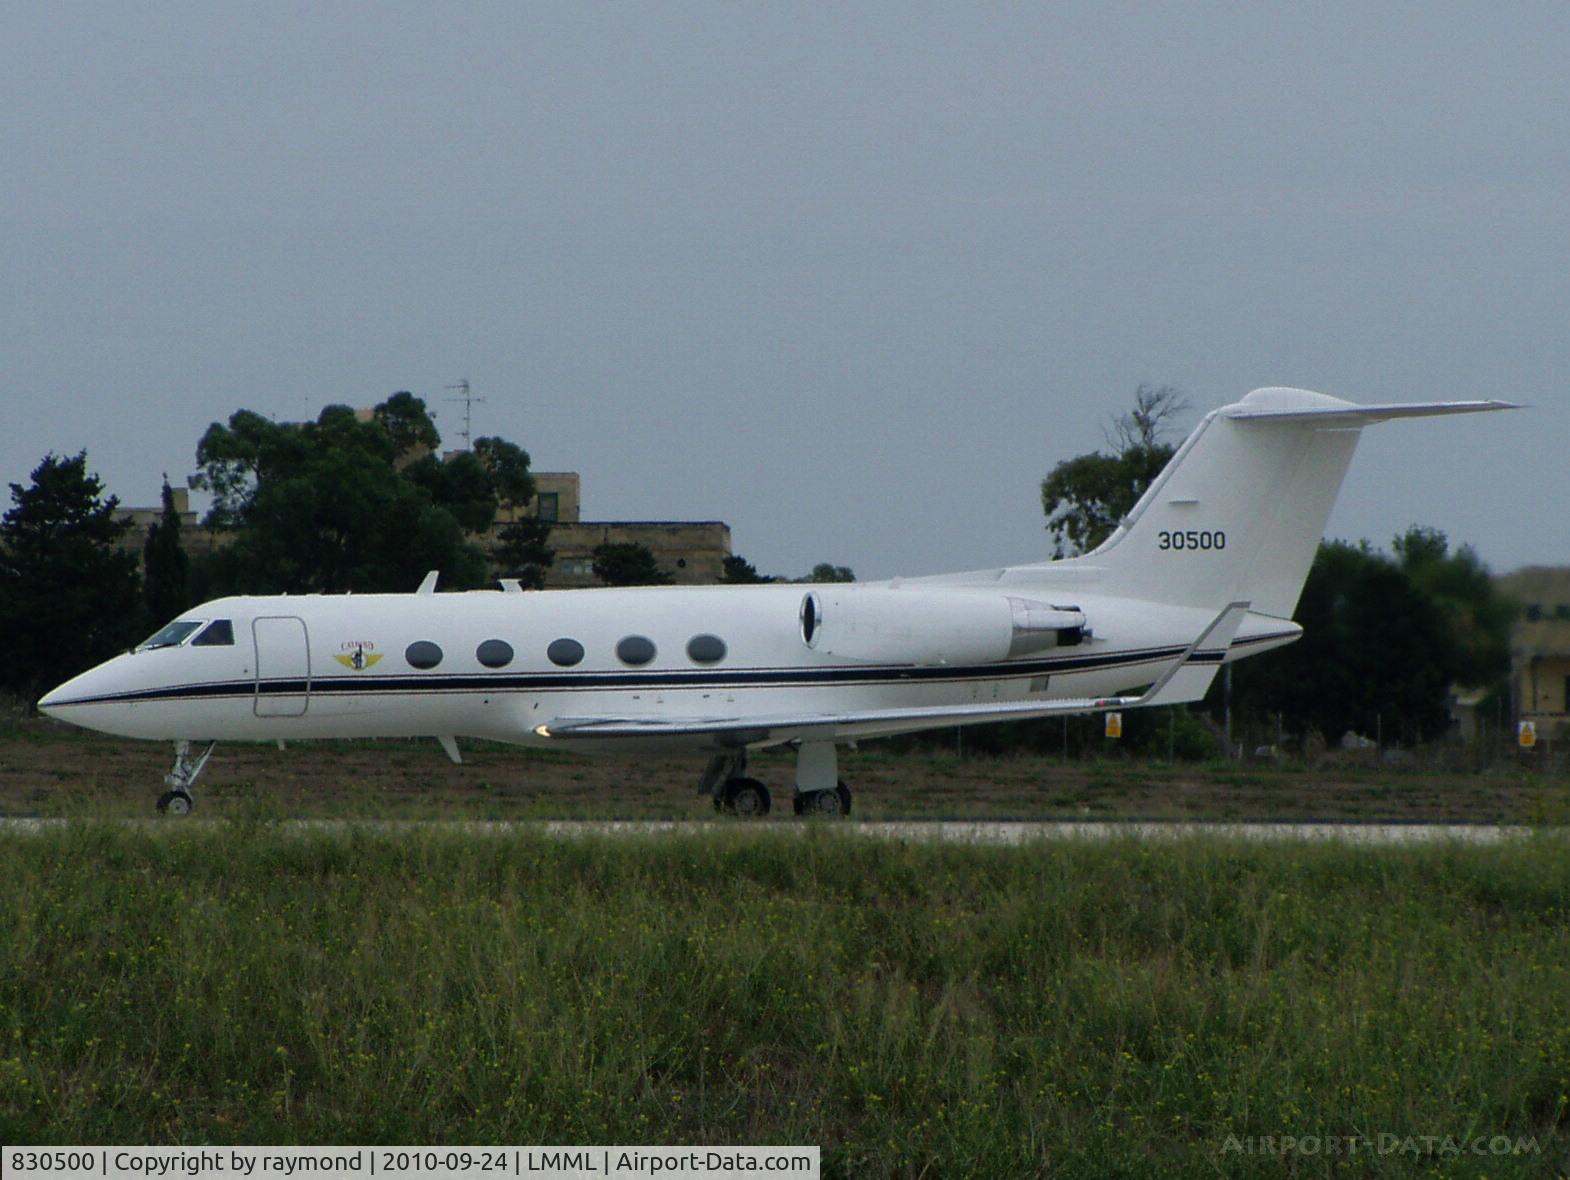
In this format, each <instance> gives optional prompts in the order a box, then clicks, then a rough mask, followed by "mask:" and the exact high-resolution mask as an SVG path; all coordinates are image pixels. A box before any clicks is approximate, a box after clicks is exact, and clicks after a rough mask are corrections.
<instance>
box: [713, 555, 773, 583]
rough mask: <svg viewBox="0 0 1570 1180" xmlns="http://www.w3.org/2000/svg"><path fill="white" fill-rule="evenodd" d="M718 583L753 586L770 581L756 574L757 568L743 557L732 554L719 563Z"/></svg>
mask: <svg viewBox="0 0 1570 1180" xmlns="http://www.w3.org/2000/svg"><path fill="white" fill-rule="evenodd" d="M720 565H721V569H720V581H721V582H723V583H725V584H726V585H729V586H754V585H757V584H758V583H760V582H767V581H770V579H769V578H766V577H764V576H763V575H762V574H760V573H759V572H758V567H757V566H755V565H753V564H752V562H750V561H748V560H747V559H746V558H745V557H742V556H741V555H739V554H736V553H733V554H731V555H730V556H729V557H727V558H726V559H725V560H724V561H723V562H721V563H720Z"/></svg>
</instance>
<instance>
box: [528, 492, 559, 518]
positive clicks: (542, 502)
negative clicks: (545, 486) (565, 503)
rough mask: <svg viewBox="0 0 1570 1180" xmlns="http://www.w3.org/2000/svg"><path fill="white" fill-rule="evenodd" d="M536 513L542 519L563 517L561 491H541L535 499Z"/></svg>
mask: <svg viewBox="0 0 1570 1180" xmlns="http://www.w3.org/2000/svg"><path fill="white" fill-rule="evenodd" d="M534 514H535V515H536V516H538V517H539V518H540V519H541V520H553V521H554V520H559V519H561V493H560V492H541V493H540V494H539V496H538V497H537V498H536V500H535V510H534Z"/></svg>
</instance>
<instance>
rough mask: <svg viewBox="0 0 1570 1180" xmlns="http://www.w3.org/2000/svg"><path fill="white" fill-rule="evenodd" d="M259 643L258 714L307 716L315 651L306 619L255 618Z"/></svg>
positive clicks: (254, 632)
mask: <svg viewBox="0 0 1570 1180" xmlns="http://www.w3.org/2000/svg"><path fill="white" fill-rule="evenodd" d="M251 635H252V637H253V638H254V639H255V641H256V715H257V716H258V717H303V716H304V715H305V710H306V707H307V706H308V705H309V704H310V700H311V649H310V645H309V643H308V642H307V638H306V633H305V620H304V619H300V618H294V617H292V616H287V617H284V616H279V617H272V618H260V619H253V620H252V621H251Z"/></svg>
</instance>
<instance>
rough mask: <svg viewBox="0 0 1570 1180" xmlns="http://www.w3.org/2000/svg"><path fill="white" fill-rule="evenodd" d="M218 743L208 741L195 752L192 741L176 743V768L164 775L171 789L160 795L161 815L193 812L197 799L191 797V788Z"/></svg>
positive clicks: (159, 809) (159, 807) (159, 808)
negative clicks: (198, 751)
mask: <svg viewBox="0 0 1570 1180" xmlns="http://www.w3.org/2000/svg"><path fill="white" fill-rule="evenodd" d="M217 744H218V743H217V742H208V743H207V745H206V746H204V747H203V748H202V751H201V753H199V754H193V753H192V751H191V743H190V742H176V743H175V747H174V769H173V770H171V771H170V772H169V773H168V774H166V775H164V782H165V783H167V784H168V785H169V787H170V789H169V790H167V791H165V792H164V793H163V794H162V795H160V796H158V814H159V815H190V814H191V808H192V807H194V806H196V802H195V800H193V799H192V798H191V790H192V788H194V787H195V786H196V780H197V779H198V778H200V777H201V773H202V771H203V769H205V768H206V766H207V760H208V759H209V758H211V757H212V756H213V747H214V746H216V745H217Z"/></svg>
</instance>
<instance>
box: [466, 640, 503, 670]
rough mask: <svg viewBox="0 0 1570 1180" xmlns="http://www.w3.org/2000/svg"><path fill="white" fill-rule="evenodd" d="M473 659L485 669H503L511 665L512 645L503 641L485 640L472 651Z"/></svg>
mask: <svg viewBox="0 0 1570 1180" xmlns="http://www.w3.org/2000/svg"><path fill="white" fill-rule="evenodd" d="M474 658H475V659H477V660H479V661H480V663H482V664H484V665H485V666H486V667H487V668H505V667H506V666H507V665H508V664H510V663H512V644H510V643H508V642H507V641H506V640H505V639H487V640H486V641H485V642H484V643H482V644H480V646H479V647H477V648H475V649H474Z"/></svg>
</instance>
